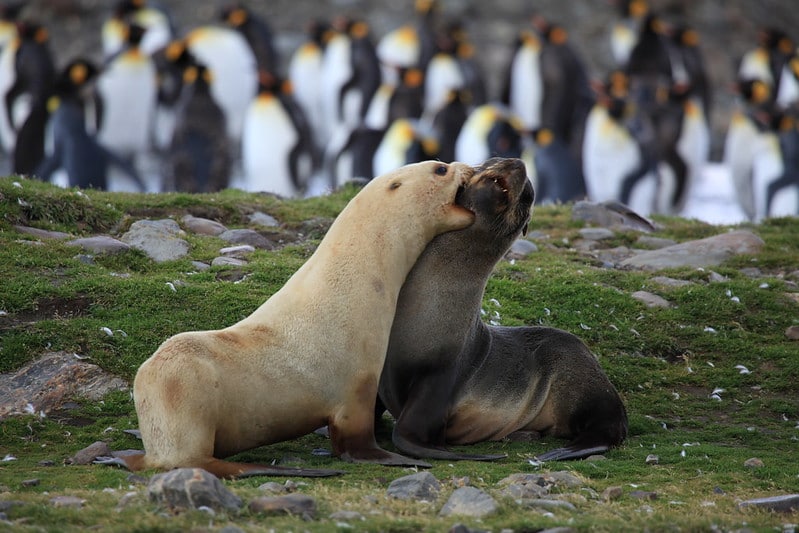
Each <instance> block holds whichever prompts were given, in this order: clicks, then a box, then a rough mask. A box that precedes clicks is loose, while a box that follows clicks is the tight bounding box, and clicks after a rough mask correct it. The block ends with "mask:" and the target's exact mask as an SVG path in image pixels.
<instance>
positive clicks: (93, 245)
mask: <svg viewBox="0 0 799 533" xmlns="http://www.w3.org/2000/svg"><path fill="white" fill-rule="evenodd" d="M67 244H68V245H70V246H80V247H81V248H83V249H84V250H86V251H87V252H91V253H94V254H116V253H119V252H124V251H126V250H130V248H131V247H130V245H129V244H127V243H124V242H122V241H120V240H117V239H114V238H113V237H109V236H107V235H96V236H94V237H83V238H80V239H74V240H71V241H68V242H67Z"/></svg>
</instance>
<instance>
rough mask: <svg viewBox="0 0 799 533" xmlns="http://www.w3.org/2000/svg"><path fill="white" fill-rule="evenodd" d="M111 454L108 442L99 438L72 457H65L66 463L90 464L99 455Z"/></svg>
mask: <svg viewBox="0 0 799 533" xmlns="http://www.w3.org/2000/svg"><path fill="white" fill-rule="evenodd" d="M109 455H111V448H110V447H109V446H108V443H107V442H103V441H101V440H98V441H97V442H95V443H93V444H90V445H88V446H87V447H85V448H83V449H82V450H80V451H79V452H78V453H76V454H75V455H73V456H72V457H69V458H67V459H64V464H67V465H90V464H92V462H93V461H94V460H95V459H97V458H98V457H101V456H109Z"/></svg>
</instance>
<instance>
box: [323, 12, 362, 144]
mask: <svg viewBox="0 0 799 533" xmlns="http://www.w3.org/2000/svg"><path fill="white" fill-rule="evenodd" d="M346 24H347V21H346V20H344V19H337V20H336V21H335V22H334V24H333V25H332V26H331V28H330V29H329V30H328V31H327V32H325V35H324V43H325V47H324V54H323V56H322V69H321V71H320V78H321V79H320V84H319V87H320V88H321V89H322V95H321V98H322V117H323V120H322V122H321V124H322V125H323V126H324V128H323V129H322V130H320V133H321V136H322V140H323V143H324V146H325V150H326V151H327V150H328V148H327V147H328V145H329V144H330V142H331V139H332V137H333V135H334V133H336V132H337V134H338V135H339V136H342V134H343V135H344V136H345V137H346V136H348V134H349V133H348V132H349V130H351V129H352V127H354V126H355V125H356V124H357V122H358V121H357V117H353V118H352V119H351V121H352V122H351V123H350V124H346V123H345V116H344V111H343V109H342V106H341V94H342V89H343V88H344V85H345V84H347V82H349V81H350V80H351V79H352V78H353V75H354V70H353V65H352V41H351V39H350V37H349V35H347V33H346V32H345V31H344V30H345V28H344V26H346ZM357 108H358V109H359V108H360V103H357ZM342 142H343V141H342V140H341V139H337V143H336V144H338V145H339V146H337V147H336V149H334V152H335V151H337V149H338V148H340V145H341V143H342Z"/></svg>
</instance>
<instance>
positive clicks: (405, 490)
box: [386, 471, 441, 501]
mask: <svg viewBox="0 0 799 533" xmlns="http://www.w3.org/2000/svg"><path fill="white" fill-rule="evenodd" d="M440 490H441V484H440V483H439V482H438V480H437V479H436V477H435V476H434V475H433V474H431V473H430V472H427V471H424V472H419V473H418V474H411V475H409V476H403V477H401V478H398V479H395V480H394V481H392V482H391V483H390V484H389V486H388V489H386V493H387V494H388V495H389V496H391V497H392V498H397V499H399V500H423V501H433V500H435V499H436V497H438V493H439V491H440Z"/></svg>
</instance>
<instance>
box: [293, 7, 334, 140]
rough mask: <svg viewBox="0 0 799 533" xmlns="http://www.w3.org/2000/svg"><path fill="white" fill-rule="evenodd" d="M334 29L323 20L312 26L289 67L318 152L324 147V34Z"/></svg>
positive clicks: (296, 94)
mask: <svg viewBox="0 0 799 533" xmlns="http://www.w3.org/2000/svg"><path fill="white" fill-rule="evenodd" d="M329 29H330V26H329V25H328V24H327V23H326V22H323V21H314V22H312V23H310V25H309V26H308V29H307V34H308V37H309V39H308V40H307V41H306V42H305V43H303V44H302V45H301V46H300V47H299V48H298V49H297V50H296V51H295V52H294V54H292V56H291V59H290V60H289V66H288V79H289V81H291V85H292V86H293V87H294V95H295V98H296V100H297V103H298V104H299V105H300V107H302V110H303V112H304V113H305V116H306V117H307V118H308V121H309V122H310V124H311V130H312V132H313V135H314V143H315V145H316V149H317V150H318V151H319V152H320V153H321V151H322V149H323V148H324V139H323V137H322V130H323V128H324V126H323V117H324V115H323V109H322V86H321V83H322V81H321V70H322V57H323V54H324V35H325V33H326V32H327V31H328V30H329Z"/></svg>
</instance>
